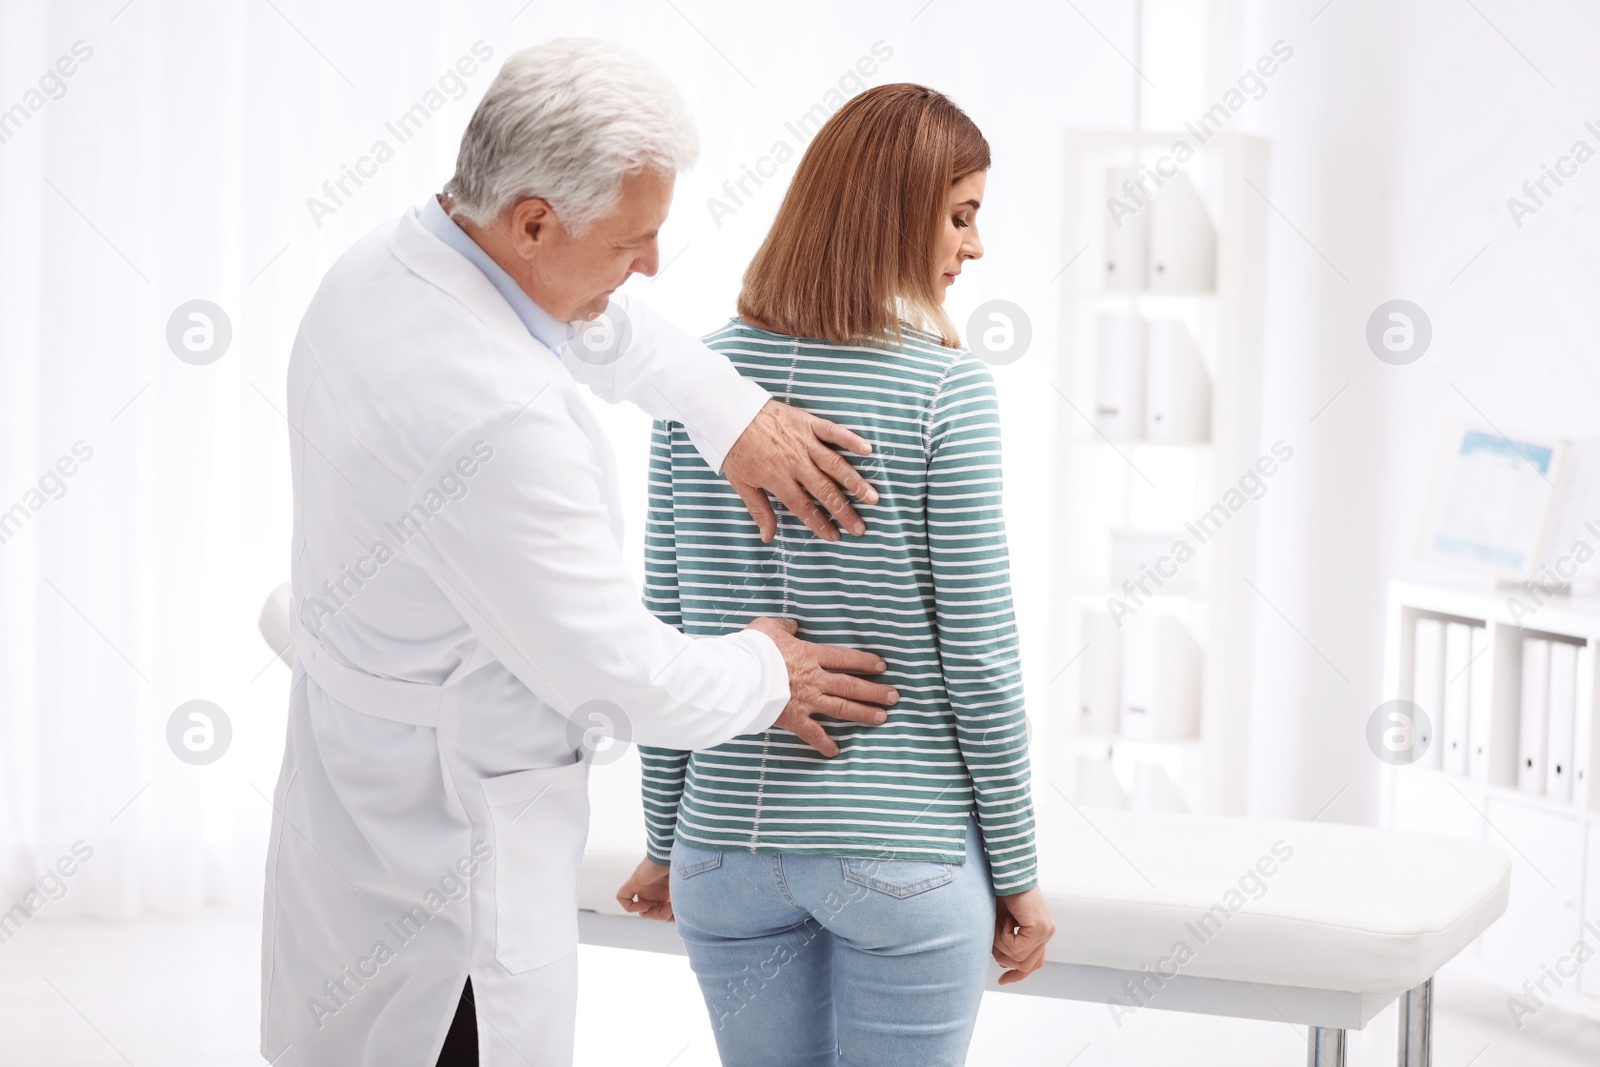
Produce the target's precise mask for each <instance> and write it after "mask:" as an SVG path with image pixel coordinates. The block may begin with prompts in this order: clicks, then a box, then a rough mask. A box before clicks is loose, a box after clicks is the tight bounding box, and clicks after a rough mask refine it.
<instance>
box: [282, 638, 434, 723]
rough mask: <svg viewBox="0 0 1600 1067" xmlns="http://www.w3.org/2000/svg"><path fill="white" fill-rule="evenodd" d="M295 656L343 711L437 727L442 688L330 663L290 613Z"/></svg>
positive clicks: (333, 661) (326, 655)
mask: <svg viewBox="0 0 1600 1067" xmlns="http://www.w3.org/2000/svg"><path fill="white" fill-rule="evenodd" d="M290 626H291V628H292V629H293V632H294V649H295V656H296V658H297V659H298V660H299V661H300V665H301V666H302V667H304V668H305V672H306V673H307V674H309V675H310V676H311V677H312V679H314V680H315V681H316V683H317V685H319V686H321V687H322V691H323V692H324V693H327V694H328V695H329V696H331V697H332V698H333V699H335V700H337V701H338V702H339V703H341V704H343V705H345V706H346V707H348V708H350V709H352V710H354V711H359V712H362V713H363V714H366V715H373V716H376V717H377V718H380V719H388V720H389V721H391V722H403V723H409V724H410V725H412V726H432V727H437V726H438V725H439V707H440V705H441V703H442V702H443V698H444V687H443V686H438V685H429V684H428V683H426V682H407V681H402V680H400V679H399V678H379V677H378V676H377V675H373V674H368V673H366V672H365V671H359V670H356V669H355V668H353V667H347V666H345V665H344V664H343V663H340V662H339V661H338V660H336V659H334V658H333V656H331V655H330V654H329V653H328V650H327V649H326V648H324V647H323V644H322V642H321V641H319V640H318V639H317V637H316V635H315V634H313V633H312V632H311V631H310V630H308V629H307V628H306V626H305V624H304V623H302V622H301V621H300V619H299V616H298V613H297V612H293V611H291V613H290Z"/></svg>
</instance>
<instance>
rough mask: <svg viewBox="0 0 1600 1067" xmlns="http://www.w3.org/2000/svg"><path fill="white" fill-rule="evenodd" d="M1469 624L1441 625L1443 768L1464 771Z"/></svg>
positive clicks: (1468, 703) (1469, 681)
mask: <svg viewBox="0 0 1600 1067" xmlns="http://www.w3.org/2000/svg"><path fill="white" fill-rule="evenodd" d="M1471 668H1472V627H1470V626H1468V625H1467V624H1466V623H1464V622H1449V623H1445V627H1444V727H1443V729H1442V730H1440V731H1439V736H1440V737H1442V738H1443V739H1444V769H1445V770H1446V771H1447V772H1449V773H1450V774H1461V775H1464V774H1466V773H1467V729H1468V727H1467V722H1468V717H1469V715H1470V714H1471V687H1472V674H1471Z"/></svg>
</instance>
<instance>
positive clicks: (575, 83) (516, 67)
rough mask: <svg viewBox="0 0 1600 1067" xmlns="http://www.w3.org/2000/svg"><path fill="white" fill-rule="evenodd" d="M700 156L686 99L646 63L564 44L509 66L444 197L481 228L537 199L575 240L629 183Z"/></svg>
mask: <svg viewBox="0 0 1600 1067" xmlns="http://www.w3.org/2000/svg"><path fill="white" fill-rule="evenodd" d="M699 152H700V145H699V140H698V138H697V137H696V136H695V131H694V124H693V123H692V122H690V121H689V116H688V113H687V111H686V110H685V108H684V104H683V100H682V98H681V97H679V96H678V93H677V91H676V90H675V89H673V87H672V83H670V82H668V81H667V79H666V78H665V77H663V76H662V74H661V72H660V71H658V70H656V69H655V68H654V67H653V66H651V65H650V63H649V62H648V61H647V60H646V59H645V58H644V57H643V56H641V55H639V54H638V53H636V52H631V51H629V50H628V49H625V48H621V47H618V46H617V45H614V44H611V43H610V42H608V41H602V40H598V39H596V38H593V37H560V38H556V39H555V40H551V41H546V42H544V43H543V44H538V45H534V46H533V47H532V48H524V49H522V50H521V51H519V52H515V53H513V54H512V55H511V56H510V57H508V58H507V59H506V62H505V65H504V66H502V67H501V68H500V73H499V74H497V75H495V79H494V81H493V82H491V83H490V85H489V90H488V92H486V93H485V94H484V96H483V100H482V101H480V102H479V104H478V109H477V110H476V111H474V112H473V113H472V120H471V121H470V122H468V123H467V132H466V133H465V134H463V135H462V137H461V151H460V153H459V154H458V155H457V156H456V173H455V177H453V178H451V179H450V181H449V183H448V184H446V185H445V187H444V191H445V193H446V194H447V195H448V196H449V197H450V198H451V200H452V201H454V208H455V211H456V212H457V213H459V214H461V215H463V216H465V217H466V218H467V219H468V221H470V222H472V223H475V224H476V225H479V226H486V225H488V224H489V223H490V222H491V221H492V220H494V219H495V218H496V217H497V216H498V215H499V214H500V213H501V212H502V211H504V210H505V209H506V208H507V207H510V206H511V205H512V204H514V203H516V202H517V201H518V200H522V199H525V198H527V197H540V198H541V199H543V200H546V201H548V202H549V204H550V206H551V207H553V208H554V209H555V211H556V213H557V214H558V215H559V216H560V217H561V221H562V223H563V224H564V225H565V226H567V228H568V229H570V230H572V231H573V232H574V233H578V232H581V231H582V230H584V229H585V228H587V227H588V225H589V224H590V223H591V222H593V221H594V220H595V219H597V218H599V217H600V216H602V215H604V214H605V213H606V212H607V211H608V210H610V209H611V207H612V206H613V205H614V204H615V203H616V199H617V195H618V190H619V188H620V186H621V185H622V179H623V177H624V176H626V175H627V174H630V173H633V172H635V171H639V170H644V169H654V170H661V171H664V172H666V173H668V174H675V173H677V172H678V171H680V170H683V169H684V168H686V167H689V166H691V165H693V163H694V161H695V157H696V156H698V155H699Z"/></svg>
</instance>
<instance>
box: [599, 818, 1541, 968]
mask: <svg viewBox="0 0 1600 1067" xmlns="http://www.w3.org/2000/svg"><path fill="white" fill-rule="evenodd" d="M1051 815H1052V816H1053V817H1052V818H1049V819H1042V820H1041V823H1040V828H1039V829H1040V834H1039V838H1040V844H1041V854H1040V872H1041V875H1040V884H1041V887H1042V888H1043V889H1044V892H1045V898H1046V900H1048V902H1049V904H1050V909H1051V912H1052V913H1053V914H1054V916H1055V919H1056V925H1057V933H1056V937H1055V940H1054V941H1052V942H1051V944H1050V948H1049V950H1048V951H1047V953H1046V955H1047V957H1048V959H1050V960H1051V961H1053V962H1057V963H1067V964H1090V965H1094V966H1100V967H1114V968H1117V969H1120V970H1128V971H1140V970H1145V969H1149V970H1150V971H1151V972H1157V973H1161V974H1164V975H1168V976H1170V975H1172V974H1173V973H1174V972H1176V973H1178V974H1183V975H1187V976H1191V977H1201V978H1219V979H1231V980H1236V981H1249V982H1257V983H1265V984H1271V985H1281V986H1298V987H1302V988H1307V989H1330V990H1339V991H1344V992H1352V993H1383V994H1388V993H1397V992H1400V991H1402V990H1405V989H1409V988H1411V987H1412V986H1415V985H1418V984H1420V983H1421V982H1423V981H1424V980H1426V979H1427V978H1428V977H1429V976H1431V975H1432V974H1433V973H1434V972H1435V971H1437V970H1438V969H1439V967H1440V966H1441V965H1443V964H1444V963H1445V962H1447V961H1448V960H1450V959H1451V958H1452V957H1454V956H1455V955H1456V954H1457V953H1459V952H1460V951H1461V950H1462V949H1464V948H1465V947H1467V945H1469V944H1471V942H1472V940H1473V939H1474V938H1476V937H1477V936H1478V935H1479V934H1480V933H1482V932H1483V931H1484V930H1485V929H1486V928H1487V927H1488V926H1489V925H1490V924H1491V923H1492V922H1494V920H1495V919H1497V918H1499V916H1500V915H1501V914H1502V913H1503V912H1504V911H1505V907H1506V896H1507V893H1508V892H1509V889H1510V884H1511V863H1510V860H1509V858H1508V857H1507V856H1506V854H1505V853H1504V852H1502V851H1501V850H1500V849H1498V848H1495V847H1494V846H1492V845H1486V844H1482V843H1479V842H1473V841H1463V840H1459V839H1456V838H1450V837H1439V836H1435V835H1431V834H1414V833H1400V832H1395V831H1388V830H1375V829H1372V828H1369V827H1361V826H1348V825H1342V824H1337V823H1326V824H1325V823H1313V822H1291V821H1276V820H1262V819H1244V818H1224V817H1210V816H1197V815H1169V814H1156V813H1142V812H1127V811H1114V810H1106V809H1097V808H1088V807H1084V808H1073V809H1071V810H1070V811H1068V812H1066V813H1064V814H1063V813H1060V812H1052V813H1051ZM641 856H642V853H640V852H625V851H618V850H615V849H603V848H591V849H590V850H589V851H588V852H587V853H586V854H585V856H584V871H583V885H582V890H581V892H580V897H579V901H580V907H582V908H585V909H589V910H593V911H598V912H601V913H603V914H616V915H620V914H625V913H624V912H623V911H622V909H621V907H620V906H618V904H617V903H616V900H615V899H614V894H615V893H616V891H617V887H618V886H620V885H621V884H622V882H623V880H624V879H625V878H626V877H627V876H628V874H629V872H631V871H632V870H633V867H634V865H635V864H637V863H638V862H639V859H640V858H641ZM641 921H643V920H641Z"/></svg>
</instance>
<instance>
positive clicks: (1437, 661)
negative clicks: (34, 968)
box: [1411, 616, 1444, 767]
mask: <svg viewBox="0 0 1600 1067" xmlns="http://www.w3.org/2000/svg"><path fill="white" fill-rule="evenodd" d="M1413 648H1414V650H1415V651H1414V655H1413V657H1412V677H1411V702H1412V703H1414V704H1416V705H1417V707H1419V708H1421V709H1422V712H1423V715H1425V716H1426V723H1427V725H1426V726H1424V724H1423V722H1421V721H1419V722H1418V723H1417V724H1416V729H1417V736H1416V737H1414V738H1413V739H1412V745H1413V746H1414V747H1415V748H1419V749H1421V750H1422V757H1421V759H1419V760H1418V761H1417V762H1418V763H1420V764H1421V765H1422V766H1424V767H1443V766H1444V758H1443V757H1444V745H1443V744H1442V743H1441V738H1442V734H1441V733H1440V730H1441V728H1442V727H1443V724H1444V621H1443V620H1442V619H1435V618H1430V617H1427V616H1424V617H1422V618H1419V619H1418V620H1417V628H1416V641H1415V643H1414V645H1413Z"/></svg>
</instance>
